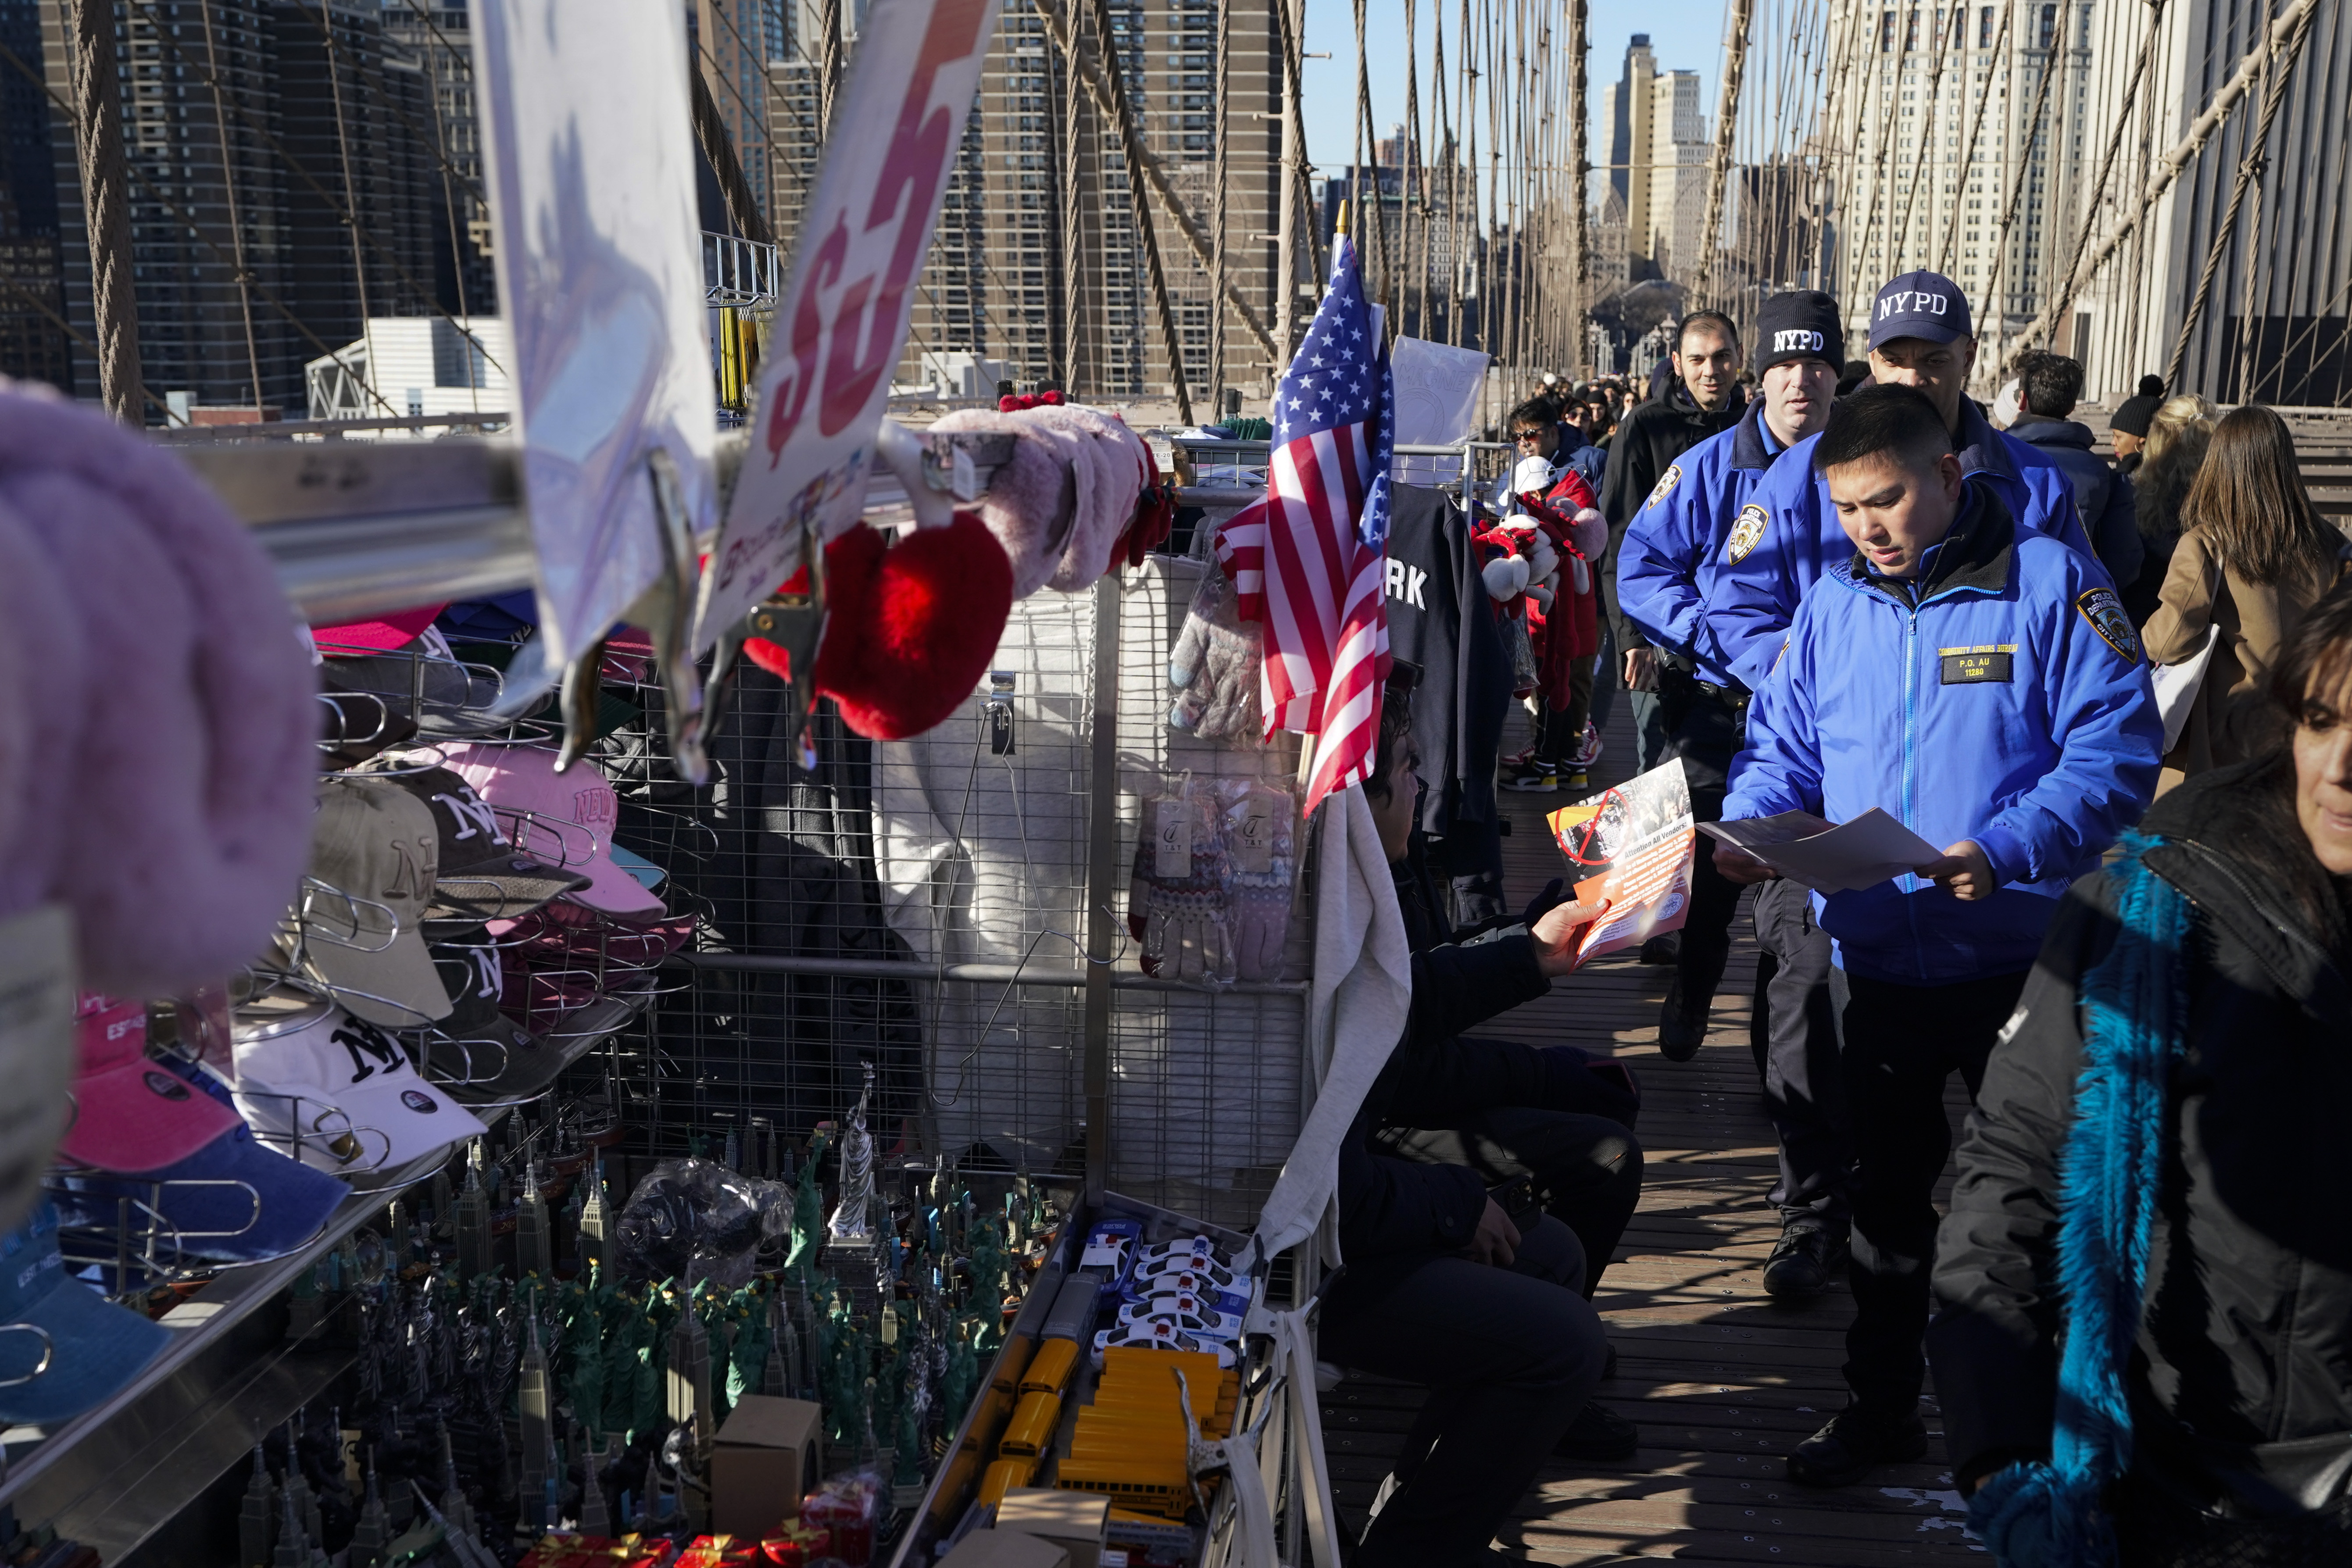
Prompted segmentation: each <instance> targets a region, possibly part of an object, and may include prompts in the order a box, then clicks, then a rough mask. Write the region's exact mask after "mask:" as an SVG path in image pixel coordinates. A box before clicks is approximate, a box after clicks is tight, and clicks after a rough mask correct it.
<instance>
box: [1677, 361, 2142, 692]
mask: <svg viewBox="0 0 2352 1568" xmlns="http://www.w3.org/2000/svg"><path fill="white" fill-rule="evenodd" d="M1820 439H1821V437H1818V436H1809V437H1806V438H1805V439H1803V440H1801V441H1800V442H1798V443H1797V444H1796V445H1795V446H1793V447H1790V448H1789V449H1788V450H1787V451H1785V452H1783V453H1781V454H1780V457H1779V458H1775V459H1774V460H1773V464H1772V467H1771V469H1770V471H1769V472H1768V473H1767V474H1766V475H1765V476H1764V479H1763V482H1762V483H1761V484H1759V485H1758V486H1757V487H1756V489H1755V493H1754V494H1753V495H1752V496H1751V497H1750V498H1749V503H1748V506H1746V507H1744V508H1742V509H1741V511H1740V514H1739V516H1738V518H1737V519H1735V520H1734V521H1733V524H1732V528H1731V531H1730V533H1729V535H1728V536H1727V537H1726V538H1725V540H1724V542H1723V550H1722V555H1721V558H1720V559H1719V560H1718V561H1717V563H1716V568H1715V573H1714V577H1713V585H1712V588H1711V591H1710V592H1709V594H1708V595H1707V620H1708V623H1709V628H1710V630H1711V631H1712V632H1713V634H1714V636H1715V639H1716V643H1717V647H1720V648H1721V649H1722V652H1723V657H1724V658H1725V660H1726V663H1727V667H1728V668H1730V670H1731V673H1732V674H1733V675H1735V676H1736V677H1738V679H1739V681H1740V682H1741V684H1743V685H1745V686H1747V687H1748V688H1749V689H1751V690H1752V689H1754V688H1755V686H1756V684H1757V682H1758V681H1759V680H1761V679H1763V678H1764V672H1765V671H1766V670H1768V669H1769V668H1771V666H1772V660H1773V659H1774V658H1777V657H1778V656H1779V654H1780V637H1781V634H1782V633H1784V632H1786V631H1787V630H1788V628H1789V623H1790V620H1791V619H1793V618H1794V617H1795V616H1796V613H1797V601H1798V600H1800V599H1801V598H1803V597H1804V596H1805V590H1806V589H1808V588H1810V587H1811V586H1812V585H1813V584H1814V582H1815V581H1816V580H1817V579H1818V578H1820V576H1821V575H1822V573H1823V572H1825V571H1827V570H1828V569H1829V568H1830V567H1831V566H1832V564H1834V563H1837V562H1840V561H1843V560H1844V559H1846V558H1847V557H1848V556H1849V555H1851V554H1853V541H1851V540H1849V539H1848V538H1847V537H1846V532H1845V528H1844V526H1843V524H1842V523H1840V522H1839V521H1838V514H1837V508H1836V507H1834V506H1832V505H1831V504H1830V487H1829V481H1828V480H1826V479H1822V477H1821V476H1820V475H1819V474H1816V473H1815V472H1813V447H1814V445H1815V443H1817V442H1818V441H1819V440H1820ZM1959 458H1960V471H1961V472H1962V473H1965V474H1974V475H1978V476H1979V477H1980V478H1981V479H1983V480H1984V481H1985V482H1986V483H1988V484H1989V485H1990V486H1991V488H1992V490H1993V493H1995V494H1997V495H1999V496H2000V500H2001V504H2002V505H2003V506H2005V507H2006V508H2007V509H2008V510H2009V514H2010V516H2011V518H2013V519H2015V520H2016V521H2017V523H2018V525H2019V526H2020V527H2021V529H2022V530H2023V531H2027V532H2032V533H2046V534H2050V535H2052V536H2053V537H2054V538H2056V539H2058V540H2061V541H2063V542H2065V543H2067V544H2071V545H2073V546H2074V548H2075V549H2076V550H2079V551H2081V552H2083V557H2084V560H2086V561H2089V562H2091V563H2092V569H2093V571H2095V572H2098V573H2099V576H2100V581H2102V582H2105V581H2106V577H2105V573H2104V571H2101V569H2100V568H2099V567H2098V565H2097V560H2098V558H2097V557H2096V556H2095V555H2094V554H2093V553H2092V552H2091V542H2090V540H2089V539H2088V537H2086V536H2085V535H2084V532H2083V524H2082V522H2081V521H2080V520H2079V519H2078V518H2077V516H2076V515H2075V510H2074V482H2073V481H2072V480H2071V479H2068V478H2067V475H2066V471H2065V470H2064V469H2063V468H2059V467H2058V466H2057V465H2056V464H2055V463H2053V462H2052V461H2051V460H2050V459H2049V458H2046V457H2044V456H2042V453H2041V452H2039V451H2037V450H2035V449H2034V448H2033V447H2031V446H2029V445H2027V444H2026V443H2025V442H2023V441H2020V440H2017V439H2015V438H2013V437H2009V436H2006V435H2003V434H2002V433H2001V432H2000V431H1998V430H1996V429H1994V428H1993V427H1992V426H1991V425H1990V423H1988V422H1987V421H1986V419H1985V416H1983V415H1982V414H1979V412H1978V411H1977V406H1976V405H1975V404H1973V403H1970V402H1969V401H1968V400H1967V399H1965V398H1963V399H1962V400H1961V402H1960V447H1959ZM2111 585H2112V584H2111Z"/></svg>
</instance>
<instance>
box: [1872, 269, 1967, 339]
mask: <svg viewBox="0 0 2352 1568" xmlns="http://www.w3.org/2000/svg"><path fill="white" fill-rule="evenodd" d="M1975 335H1976V329H1975V328H1974V327H1973V326H1971V325H1970V324H1969V297H1968V296H1967V295H1965V294H1963V293H1961V292H1960V286H1959V285H1958V284H1957V283H1955V282H1953V281H1952V280H1951V279H1948V278H1947V277H1945V276H1944V275H1943V274H1942V273H1940V272H1906V273H1905V274H1903V276H1901V277H1900V278H1897V279H1894V280H1893V281H1892V282H1890V283H1888V284H1887V285H1886V286H1885V288H1883V289H1879V291H1878V298H1877V299H1875V300H1872V301H1871V303H1870V346H1871V347H1872V348H1877V347H1879V346H1880V345H1881V344H1883V343H1891V342H1894V341H1895V339H1897V338H1925V339H1927V341H1928V342H1931V343H1948V342H1953V341H1954V340H1955V339H1958V338H1969V337H1974V336H1975Z"/></svg>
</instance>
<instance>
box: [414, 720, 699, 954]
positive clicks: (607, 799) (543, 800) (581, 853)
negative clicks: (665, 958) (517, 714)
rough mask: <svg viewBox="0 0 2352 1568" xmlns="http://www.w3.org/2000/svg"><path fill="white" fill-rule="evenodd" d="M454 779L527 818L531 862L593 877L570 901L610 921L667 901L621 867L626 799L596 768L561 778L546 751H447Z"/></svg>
mask: <svg viewBox="0 0 2352 1568" xmlns="http://www.w3.org/2000/svg"><path fill="white" fill-rule="evenodd" d="M439 751H440V752H441V755H442V757H443V759H444V761H445V762H446V763H447V765H448V767H449V769H450V771H451V772H453V773H457V775H458V776H459V777H460V778H463V779H464V780H465V781H466V782H467V784H472V785H473V786H474V788H475V789H476V790H478V791H479V792H480V794H481V796H482V798H483V799H485V800H487V801H488V802H489V803H490V804H491V805H495V806H497V807H498V808H499V810H500V811H503V812H506V813H509V815H510V816H516V817H519V818H520V819H521V822H520V830H519V831H518V832H517V833H516V835H515V837H516V841H517V843H518V845H519V846H520V848H521V849H522V851H523V853H525V854H527V855H534V856H537V857H539V858H542V859H555V860H561V861H562V865H563V867H564V868H565V869H567V870H572V871H579V872H583V873H585V874H586V876H587V878H588V885H587V886H586V887H584V888H581V889H577V890H575V891H573V892H572V893H571V894H569V895H567V896H568V897H570V898H572V899H575V900H578V901H579V902H581V903H583V904H585V905H587V906H588V907H589V908H590V909H593V910H604V912H605V913H606V914H614V915H646V914H656V913H659V912H661V911H662V901H661V900H659V899H657V898H656V897H654V895H653V894H652V892H650V891H649V890H648V889H646V887H645V886H644V885H643V884H642V883H640V882H639V881H638V880H637V879H635V877H632V876H630V875H629V873H628V872H626V871H625V870H623V869H622V868H620V867H619V866H618V865H617V864H615V863H614V859H613V856H612V848H611V846H612V842H613V828H614V825H615V824H616V823H617V822H618V821H619V819H620V815H621V806H620V797H619V796H618V795H614V793H613V786H612V785H611V784H608V783H606V782H605V780H604V774H602V773H598V772H597V771H596V770H595V767H594V765H593V764H592V763H585V762H583V763H578V764H575V765H574V766H573V768H572V771H571V772H569V773H557V772H556V771H555V752H554V751H553V750H552V749H551V748H549V747H546V746H496V745H479V744H476V745H449V746H443V747H440V748H439Z"/></svg>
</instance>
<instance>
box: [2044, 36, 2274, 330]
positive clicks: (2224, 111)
mask: <svg viewBox="0 0 2352 1568" xmlns="http://www.w3.org/2000/svg"><path fill="white" fill-rule="evenodd" d="M2318 7H2319V0H2287V4H2286V5H2285V6H2284V8H2283V9H2282V10H2281V11H2280V12H2279V14H2278V16H2275V17H2274V18H2273V19H2272V22H2271V25H2270V26H2269V27H2268V28H2266V29H2265V30H2264V31H2263V36H2262V38H2261V39H2260V40H2259V41H2258V42H2257V43H2256V44H2255V45H2254V47H2252V48H2251V49H2249V50H2247V51H2246V58H2243V59H2242V60H2240V61H2239V62H2238V68H2237V70H2236V71H2234V72H2233V73H2231V77H2230V79H2229V80H2228V81H2226V82H2223V83H2222V84H2221V90H2220V91H2218V92H2216V93H2215V94H2214V95H2213V98H2212V101H2211V102H2210V103H2208V104H2206V106H2205V110H2204V112H2203V113H2201V114H2200V115H2199V116H2198V117H2197V118H2196V120H2194V121H2191V122H2190V124H2189V130H2188V132H2187V133H2186V134H2184V135H2183V136H2182V137H2181V138H2180V140H2179V142H2175V143H2173V145H2172V146H2171V147H2170V148H2169V149H2168V150H2167V151H2166V153H2164V155H2163V156H2162V157H2160V158H2158V160H2157V162H2156V167H2155V168H2154V169H2153V170H2151V171H2150V172H2149V174H2148V177H2147V184H2146V185H2145V186H2143V187H2142V188H2141V190H2140V195H2139V202H2138V204H2137V205H2136V206H2134V207H2133V208H2132V210H2131V211H2130V212H2129V213H2128V214H2127V215H2126V216H2125V218H2124V220H2123V222H2122V223H2120V224H2118V225H2116V227H2115V229H2114V230H2113V231H2112V232H2111V233H2109V234H2108V236H2107V237H2105V239H2103V240H2101V241H2100V242H2099V247H2098V249H2097V250H2095V251H2094V252H2093V253H2092V255H2091V259H2090V260H2089V261H2088V262H2086V263H2084V268H2083V272H2082V276H2083V278H2084V279H2091V278H2095V277H2096V276H2098V272H2099V269H2100V268H2103V267H2105V265H2106V264H2107V262H2108V261H2109V260H2110V259H2112V258H2114V256H2115V254H2116V251H2117V250H2119V249H2121V248H2122V247H2123V245H2124V242H2125V241H2126V240H2128V239H2130V238H2131V237H2132V236H2133V234H2135V233H2136V232H2137V230H2138V228H2139V226H2140V225H2141V223H2143V222H2144V221H2146V219H2147V215H2148V212H2149V209H2151V208H2152V207H2154V206H2155V205H2156V204H2157V201H2158V198H2159V197H2161V196H2162V195H2164V193H2165V192H2166V191H2168V190H2170V189H2171V188H2172V183H2173V181H2175V180H2177V179H2179V177H2180V172H2181V171H2182V170H2183V169H2186V168H2187V167H2189V164H2190V163H2193V162H2194V161H2195V160H2196V157H2197V154H2198V153H2200V151H2202V150H2203V148H2204V146H2205V143H2206V142H2209V141H2210V140H2212V136H2213V132H2216V131H2218V130H2220V129H2221V122H2222V121H2225V120H2227V119H2228V118H2229V117H2230V111H2231V110H2233V109H2235V108H2236V107H2237V106H2238V100H2241V99H2242V98H2244V97H2245V96H2246V93H2247V91H2248V90H2249V89H2252V86H2253V82H2254V78H2255V77H2256V76H2257V75H2259V74H2260V73H2261V71H2262V68H2263V62H2264V61H2266V60H2267V59H2269V58H2270V57H2271V52H2272V51H2273V49H2277V48H2283V47H2285V46H2286V44H2287V43H2288V42H2289V40H2291V39H2292V38H2294V36H2295V30H2296V28H2297V27H2299V26H2302V24H2303V21H2304V18H2305V17H2306V16H2311V15H2312V14H2313V13H2314V12H2315V11H2316V10H2317V9H2318ZM2052 303H2053V305H2054V304H2055V303H2056V301H2055V300H2053V301H2052ZM2053 314H2054V312H2053V310H2050V309H2049V308H2048V307H2045V308H2044V309H2043V310H2042V314H2041V315H2039V316H2036V317H2035V318H2034V319H2033V321H2032V324H2030V325H2029V326H2028V327H2027V328H2026V329H2025V331H2024V333H2023V334H2022V335H2023V336H2024V337H2025V338H2026V339H2027V340H2028V341H2035V340H2038V339H2040V338H2042V335H2043V334H2045V333H2046V332H2048V331H2049V330H2050V320H2049V319H2050V318H2051V317H2052V316H2053Z"/></svg>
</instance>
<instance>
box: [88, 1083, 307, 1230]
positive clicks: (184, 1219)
mask: <svg viewBox="0 0 2352 1568" xmlns="http://www.w3.org/2000/svg"><path fill="white" fill-rule="evenodd" d="M168 1065H169V1066H171V1068H173V1076H174V1077H177V1078H179V1079H182V1080H183V1081H184V1082H185V1083H186V1084H187V1085H188V1086H189V1088H190V1089H191V1090H192V1091H193V1092H194V1095H195V1097H196V1098H197V1099H199V1100H203V1101H204V1102H205V1104H208V1105H213V1106H216V1107H218V1108H219V1109H220V1110H221V1112H222V1114H223V1115H225V1116H226V1117H227V1118H228V1123H229V1128H228V1131H226V1132H224V1133H223V1134H222V1135H221V1136H219V1137H218V1138H215V1139H214V1140H213V1141H212V1142H209V1143H207V1144H205V1146H204V1147H203V1148H201V1149H199V1150H197V1151H196V1152H194V1153H193V1154H191V1155H189V1156H188V1157H187V1158H186V1159H184V1160H181V1161H178V1162H176V1163H173V1164H169V1165H164V1166H162V1167H160V1168H158V1169H156V1170H153V1171H150V1172H147V1173H144V1174H143V1175H139V1176H121V1175H114V1174H110V1173H102V1172H86V1171H69V1172H65V1173H60V1174H59V1175H58V1177H57V1178H56V1181H57V1183H58V1187H57V1189H55V1190H54V1191H55V1199H56V1203H57V1207H58V1220H59V1222H60V1223H61V1224H64V1225H67V1226H113V1225H115V1224H116V1223H118V1216H119V1214H120V1210H119V1208H118V1207H117V1205H118V1204H119V1202H120V1201H121V1200H122V1199H125V1198H128V1199H130V1200H131V1202H132V1203H134V1204H139V1205H144V1206H145V1207H146V1208H148V1209H151V1210H152V1211H153V1212H154V1213H155V1214H156V1215H158V1216H159V1217H160V1218H161V1219H162V1221H163V1226H164V1227H165V1228H163V1236H162V1240H163V1246H164V1247H166V1248H171V1247H176V1248H177V1250H178V1252H179V1254H180V1255H181V1257H183V1258H205V1259H208V1260H211V1261H214V1262H220V1263H257V1262H259V1261H261V1260H262V1259H264V1258H278V1257H282V1256H283V1255H285V1254H286V1253H289V1252H291V1251H293V1250H294V1249H295V1248H296V1247H299V1246H301V1245H302V1244H303V1243H304V1242H306V1241H308V1240H310V1238H311V1237H314V1236H316V1235H318V1234H319V1228H320V1226H323V1225H325V1224H326V1223H327V1220H328V1217H329V1216H330V1215H332V1214H333V1213H334V1212H335V1210H336V1209H337V1208H338V1207H340V1206H341V1204H342V1202H343V1200H344V1199H346V1198H348V1197H350V1196H351V1192H352V1190H351V1188H350V1187H348V1186H346V1185H344V1184H342V1183H341V1182H339V1181H337V1180H335V1178H334V1177H332V1176H330V1175H328V1174H327V1173H325V1172H323V1171H314V1170H312V1169H310V1166H308V1165H305V1164H301V1163H299V1162H297V1161H293V1160H289V1159H288V1158H287V1157H286V1156H284V1155H283V1154H278V1153H274V1152H271V1151H269V1150H268V1149H265V1148H263V1147H262V1146H261V1144H260V1143H259V1142H257V1141H256V1140H255V1138H254V1136H253V1132H252V1130H251V1129H249V1128H247V1126H246V1125H245V1124H244V1123H243V1122H241V1121H238V1120H237V1119H236V1111H235V1110H232V1109H230V1107H231V1105H232V1104H233V1097H232V1094H231V1091H230V1089H229V1088H228V1086H227V1085H226V1084H224V1083H222V1082H221V1081H220V1080H219V1079H216V1078H215V1077H214V1076H213V1075H212V1074H211V1073H209V1072H207V1071H205V1069H204V1068H200V1067H196V1066H194V1065H193V1064H186V1063H171V1064H168Z"/></svg>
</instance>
